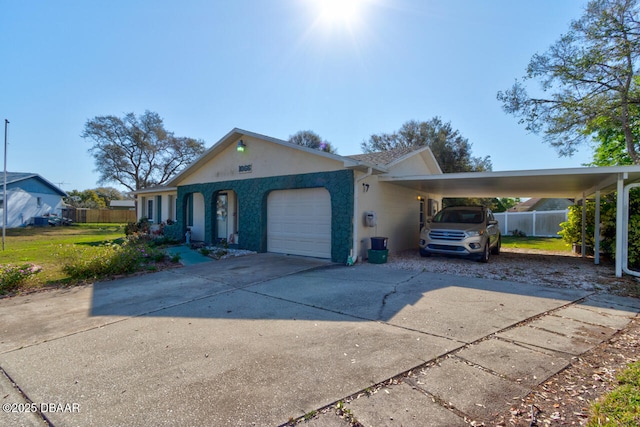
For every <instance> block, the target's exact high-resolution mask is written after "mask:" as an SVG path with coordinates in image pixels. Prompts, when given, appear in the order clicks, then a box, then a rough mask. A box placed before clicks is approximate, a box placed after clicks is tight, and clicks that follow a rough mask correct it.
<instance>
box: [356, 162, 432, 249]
mask: <svg viewBox="0 0 640 427" xmlns="http://www.w3.org/2000/svg"><path fill="white" fill-rule="evenodd" d="M358 176H360V177H362V176H363V174H356V189H355V190H356V192H357V193H358V194H357V199H356V200H357V208H356V209H357V212H356V213H355V217H356V226H355V227H354V228H355V229H356V230H357V242H356V245H357V251H356V253H357V255H358V257H359V258H360V259H363V257H366V250H367V249H370V248H371V244H370V238H371V237H388V238H389V240H388V242H387V243H388V249H389V252H390V253H394V252H400V251H403V250H407V249H414V248H415V249H417V248H418V239H419V236H420V229H419V228H420V227H419V226H420V201H419V200H418V196H420V197H422V198H424V200H425V207H426V199H427V196H428V195H427V194H426V193H421V192H418V191H416V190H411V189H408V188H405V187H402V186H399V185H395V184H390V183H385V182H378V178H377V177H376V176H370V177H367V178H364V179H363V180H361V181H357V180H358ZM362 184H368V185H369V187H368V189H367V187H366V186H363V185H362ZM367 211H374V212H375V213H376V215H377V226H375V227H368V226H366V224H365V221H364V216H365V212H367Z"/></svg>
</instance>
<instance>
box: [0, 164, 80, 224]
mask: <svg viewBox="0 0 640 427" xmlns="http://www.w3.org/2000/svg"><path fill="white" fill-rule="evenodd" d="M0 185H4V174H0ZM63 197H67V193H65V192H64V191H62V190H61V189H59V188H58V187H56V186H55V185H53V184H52V183H50V182H49V181H47V180H46V179H44V178H42V177H41V176H40V175H38V174H35V173H19V172H7V200H4V199H3V198H4V192H3V191H2V190H1V189H0V218H4V209H5V206H6V207H7V224H6V226H7V227H8V228H14V227H21V226H24V225H30V224H33V222H34V218H36V217H41V216H44V215H58V216H60V215H61V213H62V208H63V205H64V203H63V201H62V198H63ZM2 220H3V219H0V221H2Z"/></svg>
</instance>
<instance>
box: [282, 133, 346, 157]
mask: <svg viewBox="0 0 640 427" xmlns="http://www.w3.org/2000/svg"><path fill="white" fill-rule="evenodd" d="M289 142H291V143H292V144H298V145H301V146H303V147H308V148H313V149H314V150H320V151H324V152H326V153H333V154H335V153H336V152H337V150H336V149H335V148H333V147H332V146H331V143H330V142H327V141H325V140H323V139H322V138H321V137H320V135H318V134H317V133H315V132H313V131H311V130H301V131H298V132H296V133H295V134H293V135H291V136H289Z"/></svg>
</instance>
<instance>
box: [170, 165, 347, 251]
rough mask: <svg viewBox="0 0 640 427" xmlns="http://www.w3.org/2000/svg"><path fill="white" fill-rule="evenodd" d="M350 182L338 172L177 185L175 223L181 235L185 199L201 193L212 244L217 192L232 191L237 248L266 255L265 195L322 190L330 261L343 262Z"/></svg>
mask: <svg viewBox="0 0 640 427" xmlns="http://www.w3.org/2000/svg"><path fill="white" fill-rule="evenodd" d="M353 180H354V175H353V171H352V170H340V171H333V172H319V173H309V174H301V175H284V176H274V177H269V178H256V179H243V180H232V181H224V182H213V183H207V184H192V185H184V186H178V201H179V202H178V206H182V208H181V209H178V212H177V222H178V225H179V229H180V230H181V234H182V235H183V236H184V233H185V232H186V226H185V221H184V219H185V218H184V216H185V212H186V204H187V199H188V196H189V194H192V193H201V194H202V195H203V196H204V200H205V232H204V235H205V242H206V243H211V242H213V241H214V239H213V236H214V232H215V230H214V223H215V212H216V196H217V193H219V192H221V191H226V190H233V191H235V193H236V195H237V197H238V211H239V212H238V231H239V233H238V234H239V244H238V247H239V248H240V249H248V250H252V251H256V252H266V250H267V197H268V195H269V193H270V192H271V191H274V190H292V189H299V188H318V187H323V188H326V189H327V191H329V194H330V195H331V212H332V219H331V260H332V261H334V262H340V263H344V262H346V261H347V257H348V256H349V251H350V249H351V246H352V243H353V242H352V236H353V223H352V222H353V182H354V181H353Z"/></svg>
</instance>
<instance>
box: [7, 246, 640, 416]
mask: <svg viewBox="0 0 640 427" xmlns="http://www.w3.org/2000/svg"><path fill="white" fill-rule="evenodd" d="M639 311H640V301H638V300H635V299H626V298H619V297H612V296H608V295H599V294H589V293H587V292H585V291H580V290H567V289H556V288H543V287H536V286H527V285H523V284H517V283H511V282H499V281H490V280H484V279H470V278H464V277H456V276H448V275H438V274H432V273H419V272H415V271H398V270H391V269H389V268H386V267H384V266H379V265H370V264H363V265H357V266H355V267H344V266H337V265H328V264H327V263H326V262H324V261H322V260H315V259H310V258H302V257H291V256H280V255H275V254H258V255H252V256H246V257H239V258H232V259H228V260H224V261H214V262H207V263H200V264H195V265H191V266H187V267H184V268H180V269H174V270H167V271H162V272H158V273H154V274H149V275H144V276H137V277H131V278H127V279H122V280H117V281H111V282H104V283H97V284H95V285H93V286H85V287H78V288H71V289H66V290H58V291H52V292H43V293H37V294H31V295H26V296H22V297H16V298H9V299H4V300H0V318H1V319H2V322H1V323H0V368H1V369H2V372H0V373H1V374H2V375H0V399H1V400H2V403H3V405H4V404H7V403H8V404H15V405H13V406H11V405H10V406H9V407H8V408H9V409H10V411H9V412H3V413H0V425H15V426H20V425H42V424H41V422H42V419H46V420H47V421H48V422H49V423H50V424H51V425H54V426H67V425H82V426H92V425H95V426H111V425H112V426H117V425H127V426H147V425H181V426H197V425H228V426H246V425H257V426H263V425H266V426H276V425H282V424H284V423H286V422H287V421H288V420H289V419H291V418H298V417H302V416H304V415H305V414H309V413H312V412H313V411H317V410H318V409H320V408H323V407H325V406H326V405H330V404H333V403H334V402H336V401H339V400H344V399H346V398H347V397H349V396H352V395H354V394H356V393H359V392H362V391H364V390H372V391H375V390H377V387H376V385H379V384H381V383H385V384H388V382H389V381H388V380H389V379H391V378H394V377H396V376H397V375H399V374H401V373H407V372H409V371H410V372H411V374H410V375H408V377H407V379H406V380H405V381H403V382H402V383H399V384H395V385H388V386H385V387H384V389H382V390H380V391H378V392H377V393H373V394H371V395H369V396H367V395H366V394H365V395H364V397H361V398H359V399H356V400H353V401H351V402H350V403H347V404H346V408H347V409H348V410H350V411H351V413H353V415H354V416H355V417H356V418H357V419H358V420H359V421H360V422H361V423H362V424H363V425H365V426H378V425H390V426H401V425H404V426H408V425H423V426H426V425H435V426H440V425H446V426H455V425H468V423H470V422H471V421H476V422H483V421H484V422H490V421H491V419H492V417H493V416H494V414H496V413H498V412H503V411H504V410H506V409H508V408H509V406H510V404H511V403H512V402H513V399H516V398H520V397H523V396H524V395H526V394H527V393H528V392H529V390H530V389H531V388H532V387H533V386H535V385H536V384H539V383H541V382H543V381H544V380H546V379H547V378H548V377H549V376H551V375H553V374H554V373H556V372H558V371H560V370H561V369H563V368H564V367H565V366H567V365H568V364H569V363H570V361H571V359H572V357H575V356H576V355H579V354H581V353H582V352H584V351H586V350H588V349H590V348H592V347H594V346H595V345H597V344H598V343H600V342H602V341H603V340H606V339H608V338H609V337H611V336H612V335H613V334H614V333H615V332H616V331H617V330H619V329H621V328H623V327H624V326H625V325H626V324H627V323H628V322H629V320H630V319H631V318H632V317H633V316H636V315H637V313H638V312H639ZM10 380H11V381H13V382H15V384H16V385H17V387H19V389H17V388H15V387H13V385H12V384H11V381H10ZM27 399H28V400H27ZM31 402H32V403H33V404H34V405H28V406H29V409H36V410H37V411H36V412H35V413H33V412H30V413H21V412H20V409H24V408H25V406H24V405H23V406H20V405H18V404H20V403H22V404H24V403H31ZM52 405H53V406H52ZM4 408H5V406H3V409H4ZM11 409H16V411H15V412H12V411H11ZM23 412H24V411H23ZM304 425H309V426H347V425H348V423H347V422H346V421H345V420H343V419H340V418H339V417H337V416H336V415H334V414H332V413H327V414H322V415H320V416H319V417H316V418H314V419H312V420H311V421H309V422H307V423H306V424H304Z"/></svg>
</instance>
